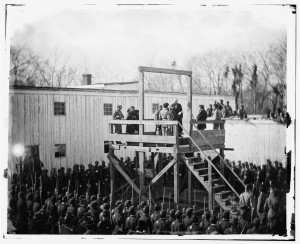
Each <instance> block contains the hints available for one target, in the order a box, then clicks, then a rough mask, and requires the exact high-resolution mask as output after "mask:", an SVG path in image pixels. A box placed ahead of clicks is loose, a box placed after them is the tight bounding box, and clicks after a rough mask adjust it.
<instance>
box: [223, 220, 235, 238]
mask: <svg viewBox="0 0 300 244" xmlns="http://www.w3.org/2000/svg"><path fill="white" fill-rule="evenodd" d="M238 224H239V220H238V218H233V219H232V220H231V221H230V227H229V228H227V229H226V230H225V231H224V235H232V234H238Z"/></svg>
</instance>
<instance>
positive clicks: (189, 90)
mask: <svg viewBox="0 0 300 244" xmlns="http://www.w3.org/2000/svg"><path fill="white" fill-rule="evenodd" d="M189 77H190V80H189V82H188V86H187V106H188V108H187V109H188V110H187V118H186V119H187V123H188V128H187V131H188V132H189V133H190V135H192V131H193V126H192V125H191V122H192V116H193V112H192V108H193V102H192V101H193V100H192V96H193V95H192V92H193V86H192V75H191V76H189ZM190 147H191V141H190Z"/></svg>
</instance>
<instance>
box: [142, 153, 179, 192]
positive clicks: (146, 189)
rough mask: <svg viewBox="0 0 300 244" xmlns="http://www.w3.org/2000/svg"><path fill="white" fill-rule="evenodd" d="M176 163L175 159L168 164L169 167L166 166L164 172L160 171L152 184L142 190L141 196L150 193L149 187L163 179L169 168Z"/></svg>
mask: <svg viewBox="0 0 300 244" xmlns="http://www.w3.org/2000/svg"><path fill="white" fill-rule="evenodd" d="M175 163H176V160H175V158H174V159H173V160H172V161H171V162H170V163H168V165H166V166H165V167H164V168H163V170H162V171H160V172H159V173H158V174H157V175H156V176H155V177H154V178H153V179H152V180H151V181H150V182H149V184H148V185H147V186H145V187H144V188H143V189H142V190H141V195H142V194H144V193H145V192H147V191H148V189H149V185H152V184H154V183H155V182H156V181H158V180H159V178H160V177H162V176H163V175H164V174H165V173H166V172H167V171H168V169H169V168H171V167H172V166H173V165H174V164H175Z"/></svg>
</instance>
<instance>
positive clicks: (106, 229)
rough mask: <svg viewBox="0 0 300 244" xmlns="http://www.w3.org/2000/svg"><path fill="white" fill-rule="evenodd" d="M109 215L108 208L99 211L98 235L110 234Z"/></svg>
mask: <svg viewBox="0 0 300 244" xmlns="http://www.w3.org/2000/svg"><path fill="white" fill-rule="evenodd" d="M109 216H110V215H109V210H107V209H104V210H103V212H102V213H101V220H100V222H99V223H98V225H97V228H98V233H99V234H100V235H110V234H111V232H112V226H111V223H110V219H109ZM99 218H100V217H99Z"/></svg>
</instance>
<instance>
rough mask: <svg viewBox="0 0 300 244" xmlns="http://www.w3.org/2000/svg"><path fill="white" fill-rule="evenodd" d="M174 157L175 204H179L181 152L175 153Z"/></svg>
mask: <svg viewBox="0 0 300 244" xmlns="http://www.w3.org/2000/svg"><path fill="white" fill-rule="evenodd" d="M174 159H175V160H176V163H175V164H174V205H175V206H176V205H177V204H179V164H180V154H179V153H176V154H174Z"/></svg>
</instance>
